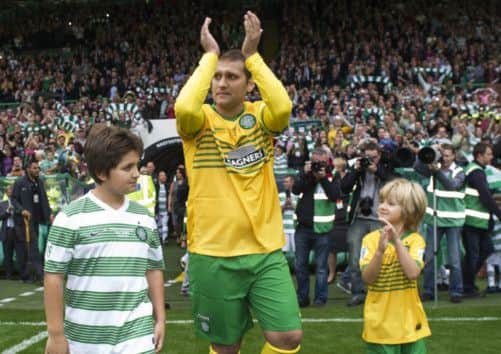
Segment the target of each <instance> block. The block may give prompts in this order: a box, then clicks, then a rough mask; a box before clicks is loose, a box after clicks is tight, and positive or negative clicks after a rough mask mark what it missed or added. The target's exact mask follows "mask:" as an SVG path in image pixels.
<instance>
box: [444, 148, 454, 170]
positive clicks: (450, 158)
mask: <svg viewBox="0 0 501 354" xmlns="http://www.w3.org/2000/svg"><path fill="white" fill-rule="evenodd" d="M455 158H456V155H455V154H454V151H452V150H449V149H444V150H442V167H444V168H449V167H450V166H451V165H452V163H453V162H454V159H455Z"/></svg>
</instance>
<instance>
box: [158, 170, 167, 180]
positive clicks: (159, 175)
mask: <svg viewBox="0 0 501 354" xmlns="http://www.w3.org/2000/svg"><path fill="white" fill-rule="evenodd" d="M158 182H160V183H165V182H167V175H166V174H165V172H164V171H160V172H158Z"/></svg>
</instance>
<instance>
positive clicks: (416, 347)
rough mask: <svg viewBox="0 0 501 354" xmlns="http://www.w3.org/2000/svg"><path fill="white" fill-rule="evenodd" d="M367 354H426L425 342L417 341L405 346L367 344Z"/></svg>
mask: <svg viewBox="0 0 501 354" xmlns="http://www.w3.org/2000/svg"><path fill="white" fill-rule="evenodd" d="M367 354H426V342H425V340H424V339H419V340H417V341H415V342H412V343H405V344H376V343H367Z"/></svg>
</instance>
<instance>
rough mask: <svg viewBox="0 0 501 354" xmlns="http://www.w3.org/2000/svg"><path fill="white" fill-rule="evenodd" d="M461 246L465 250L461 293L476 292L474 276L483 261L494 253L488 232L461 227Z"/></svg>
mask: <svg viewBox="0 0 501 354" xmlns="http://www.w3.org/2000/svg"><path fill="white" fill-rule="evenodd" d="M463 246H464V250H465V255H464V264H463V291H464V292H465V293H470V292H473V291H475V290H476V287H475V276H476V275H477V273H478V271H479V270H480V268H481V267H482V264H484V262H485V260H486V259H487V257H489V255H490V254H491V253H492V252H493V251H494V247H493V245H492V240H491V237H490V234H489V231H488V230H483V229H477V228H476V227H471V226H467V225H465V226H464V227H463Z"/></svg>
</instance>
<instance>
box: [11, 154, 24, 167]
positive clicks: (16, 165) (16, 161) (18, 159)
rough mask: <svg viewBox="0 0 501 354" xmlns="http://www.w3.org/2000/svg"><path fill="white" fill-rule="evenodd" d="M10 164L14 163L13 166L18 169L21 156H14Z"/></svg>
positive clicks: (20, 164)
mask: <svg viewBox="0 0 501 354" xmlns="http://www.w3.org/2000/svg"><path fill="white" fill-rule="evenodd" d="M12 164H13V165H14V167H16V168H18V169H20V168H21V167H22V165H23V163H22V161H21V158H20V157H18V156H16V157H14V161H13V162H12Z"/></svg>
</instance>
